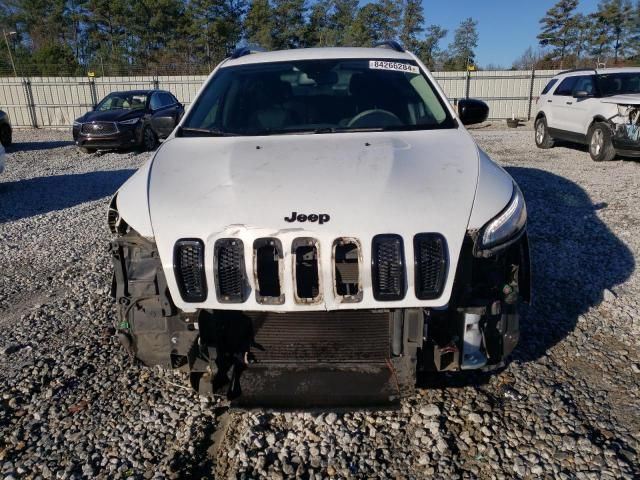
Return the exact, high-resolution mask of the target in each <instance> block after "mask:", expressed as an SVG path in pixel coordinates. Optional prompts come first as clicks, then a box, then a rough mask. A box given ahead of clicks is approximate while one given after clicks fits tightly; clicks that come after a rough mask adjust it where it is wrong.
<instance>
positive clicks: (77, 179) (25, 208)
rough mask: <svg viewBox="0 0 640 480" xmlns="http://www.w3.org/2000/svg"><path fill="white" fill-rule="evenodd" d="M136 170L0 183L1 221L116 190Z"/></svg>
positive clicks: (82, 201) (101, 195) (76, 202)
mask: <svg viewBox="0 0 640 480" xmlns="http://www.w3.org/2000/svg"><path fill="white" fill-rule="evenodd" d="M134 172H135V170H133V169H128V170H109V171H101V172H90V173H78V174H73V175H53V176H50V177H36V178H30V179H27V180H18V181H15V182H0V223H4V222H9V221H14V220H19V219H21V218H28V217H32V216H34V215H41V214H43V213H49V212H53V211H56V210H62V209H65V208H70V207H73V206H76V205H79V204H81V203H84V202H90V201H92V200H98V199H100V198H104V197H107V196H109V195H112V194H113V193H115V191H116V190H117V189H118V188H119V187H120V185H122V184H123V183H124V182H125V180H127V179H128V178H129V177H130V176H131V175H133V173H134Z"/></svg>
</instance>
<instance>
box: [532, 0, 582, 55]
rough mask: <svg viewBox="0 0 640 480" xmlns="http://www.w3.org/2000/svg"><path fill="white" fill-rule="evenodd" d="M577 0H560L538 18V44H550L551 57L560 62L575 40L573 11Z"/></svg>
mask: <svg viewBox="0 0 640 480" xmlns="http://www.w3.org/2000/svg"><path fill="white" fill-rule="evenodd" d="M577 6H578V0H560V1H559V2H558V3H556V4H555V5H554V6H553V7H551V8H550V9H549V10H547V14H546V15H545V16H544V17H543V18H542V19H541V20H540V23H541V24H542V32H541V33H540V34H539V35H538V40H539V42H540V45H541V46H543V47H546V46H552V47H553V48H554V50H553V52H552V53H551V56H552V58H555V59H558V60H559V61H560V64H561V65H562V62H563V61H564V59H565V56H566V55H567V53H569V52H570V51H571V49H572V48H573V45H574V42H575V34H576V29H575V17H574V11H575V9H576V7H577Z"/></svg>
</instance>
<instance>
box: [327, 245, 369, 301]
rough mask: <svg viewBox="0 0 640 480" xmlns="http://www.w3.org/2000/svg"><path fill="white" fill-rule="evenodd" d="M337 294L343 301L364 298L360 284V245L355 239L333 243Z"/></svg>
mask: <svg viewBox="0 0 640 480" xmlns="http://www.w3.org/2000/svg"><path fill="white" fill-rule="evenodd" d="M333 257H334V282H335V294H336V295H337V296H339V297H342V301H343V302H359V301H361V300H362V286H361V284H360V245H359V244H358V243H357V242H356V240H353V239H342V238H341V239H338V240H336V241H335V242H334V243H333Z"/></svg>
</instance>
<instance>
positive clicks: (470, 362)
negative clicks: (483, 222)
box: [111, 229, 530, 407]
mask: <svg viewBox="0 0 640 480" xmlns="http://www.w3.org/2000/svg"><path fill="white" fill-rule="evenodd" d="M474 236H475V234H474V233H473V232H470V233H469V234H468V235H467V236H466V238H465V241H464V244H463V249H462V253H461V261H460V262H459V264H458V268H457V272H456V273H455V275H456V277H455V283H454V291H453V295H452V297H451V301H450V302H449V305H448V306H447V307H446V308H438V309H435V308H434V309H430V308H404V309H377V310H370V309H360V310H356V309H354V310H341V311H317V312H314V311H309V312H299V311H298V312H287V313H277V312H256V311H246V312H245V311H231V310H207V309H202V310H198V311H196V312H195V313H185V312H182V311H180V310H179V309H177V308H176V307H175V305H174V303H173V301H172V298H171V295H170V293H169V289H168V287H167V282H166V279H165V274H164V272H163V269H162V265H161V262H160V258H159V255H158V251H157V248H156V245H155V243H153V242H152V241H150V240H147V239H145V238H143V237H141V236H140V235H138V234H137V232H135V231H134V230H131V229H130V230H129V231H128V233H126V234H123V235H121V236H120V237H118V238H116V239H114V240H113V241H112V243H111V254H112V259H113V264H114V279H113V288H112V295H113V296H114V298H115V299H116V302H117V308H118V323H117V325H116V330H117V335H118V337H119V339H120V341H121V342H122V343H123V345H124V346H125V347H126V348H127V350H128V351H129V352H130V354H131V355H132V357H136V358H137V359H139V360H140V361H142V362H143V363H144V364H146V365H150V366H151V365H159V366H162V367H164V368H174V369H181V370H184V371H186V372H188V373H189V374H190V378H191V385H192V386H193V387H194V388H195V389H196V390H198V391H199V392H200V393H201V394H212V393H215V394H222V395H226V396H227V397H228V398H229V399H231V400H233V401H234V403H235V404H236V405H240V406H251V405H255V404H259V405H271V406H276V407H283V406H288V405H290V404H291V401H292V399H294V398H295V405H296V406H298V405H307V406H323V405H336V404H348V405H372V404H379V405H383V404H389V403H394V402H397V401H398V400H399V398H400V396H401V395H402V394H403V392H406V391H407V390H411V389H413V388H414V386H415V385H416V379H417V378H419V377H420V375H434V374H436V375H437V374H438V372H460V371H464V370H477V369H480V370H491V369H495V368H498V367H500V366H502V365H503V364H504V360H505V358H506V357H507V356H508V355H509V354H510V353H511V351H512V350H513V348H514V347H515V345H516V343H517V342H518V338H519V315H518V311H517V306H518V303H519V302H520V301H529V290H530V285H529V251H528V241H527V236H526V232H523V234H522V235H521V236H520V237H519V238H518V239H517V240H515V241H514V242H513V243H511V245H510V246H508V247H507V248H505V249H503V250H501V251H500V252H497V253H495V254H493V255H491V256H489V257H480V256H476V255H474V243H475V240H474ZM336 387H339V388H336Z"/></svg>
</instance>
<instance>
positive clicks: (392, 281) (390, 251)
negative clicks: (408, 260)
mask: <svg viewBox="0 0 640 480" xmlns="http://www.w3.org/2000/svg"><path fill="white" fill-rule="evenodd" d="M405 276H406V272H405V263H404V247H403V244H402V237H400V236H399V235H393V234H384V235H376V236H375V237H373V241H372V245H371V278H372V286H373V297H374V298H375V299H376V300H380V301H392V300H402V299H403V298H404V294H405V288H406V281H405Z"/></svg>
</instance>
